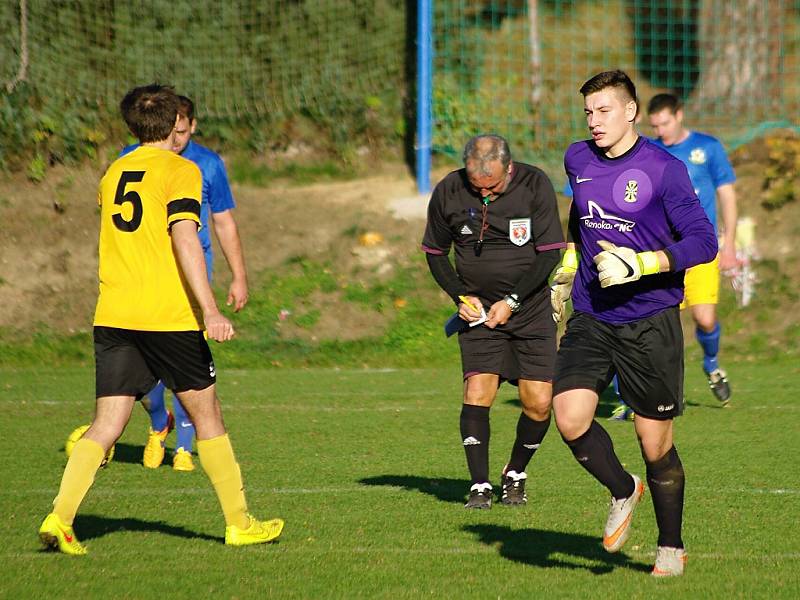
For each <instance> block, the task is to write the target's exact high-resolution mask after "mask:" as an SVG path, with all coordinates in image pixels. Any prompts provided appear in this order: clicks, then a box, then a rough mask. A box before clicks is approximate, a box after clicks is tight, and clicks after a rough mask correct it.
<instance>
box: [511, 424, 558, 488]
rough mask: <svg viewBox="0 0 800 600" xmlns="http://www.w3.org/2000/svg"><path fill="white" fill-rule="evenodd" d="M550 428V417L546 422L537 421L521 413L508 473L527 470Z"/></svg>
mask: <svg viewBox="0 0 800 600" xmlns="http://www.w3.org/2000/svg"><path fill="white" fill-rule="evenodd" d="M549 427H550V417H549V416H548V417H547V419H546V420H545V421H536V420H534V419H531V418H530V417H529V416H528V415H526V414H525V413H524V412H523V413H520V415H519V420H518V421H517V439H515V440H514V446H513V448H511V458H510V459H509V461H508V467H507V471H516V472H517V473H522V472H523V471H524V470H525V469H526V468H527V466H528V463H529V462H531V458H533V455H534V453H535V452H536V450H538V449H539V445H540V444H541V443H542V440H543V439H544V436H545V434H546V433H547V429H548V428H549Z"/></svg>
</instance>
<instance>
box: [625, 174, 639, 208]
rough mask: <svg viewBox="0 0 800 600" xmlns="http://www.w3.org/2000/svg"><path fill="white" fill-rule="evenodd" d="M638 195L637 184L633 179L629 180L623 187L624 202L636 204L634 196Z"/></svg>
mask: <svg viewBox="0 0 800 600" xmlns="http://www.w3.org/2000/svg"><path fill="white" fill-rule="evenodd" d="M638 193H639V183H638V182H637V181H636V180H635V179H631V180H630V181H629V182H628V183H627V184H626V185H625V202H627V203H628V204H633V203H634V202H636V195H637V194H638Z"/></svg>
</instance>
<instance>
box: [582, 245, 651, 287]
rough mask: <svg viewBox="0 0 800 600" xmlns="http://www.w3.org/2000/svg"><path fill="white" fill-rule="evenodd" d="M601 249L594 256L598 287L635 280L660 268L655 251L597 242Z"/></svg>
mask: <svg viewBox="0 0 800 600" xmlns="http://www.w3.org/2000/svg"><path fill="white" fill-rule="evenodd" d="M597 243H598V244H599V245H600V247H601V248H602V249H603V251H602V252H601V253H600V254H598V255H597V256H595V257H594V264H595V265H596V266H597V272H598V273H599V275H600V287H608V286H610V285H619V284H621V283H629V282H631V281H636V280H637V279H639V278H640V277H641V276H642V275H653V274H654V273H658V272H659V271H660V270H661V266H660V264H659V262H658V255H657V254H656V253H655V252H649V251H648V252H636V250H632V249H630V248H625V247H623V246H617V245H615V244H612V243H611V242H606V241H604V240H600V241H599V242H597Z"/></svg>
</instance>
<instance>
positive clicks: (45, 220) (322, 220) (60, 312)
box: [0, 133, 800, 341]
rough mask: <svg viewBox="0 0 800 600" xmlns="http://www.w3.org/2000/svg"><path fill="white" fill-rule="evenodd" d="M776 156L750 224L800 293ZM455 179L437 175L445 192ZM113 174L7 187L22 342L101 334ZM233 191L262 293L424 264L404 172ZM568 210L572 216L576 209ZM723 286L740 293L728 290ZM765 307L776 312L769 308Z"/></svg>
mask: <svg viewBox="0 0 800 600" xmlns="http://www.w3.org/2000/svg"><path fill="white" fill-rule="evenodd" d="M773 135H789V134H782V133H776V134H773ZM764 144H765V142H764V141H763V140H756V141H754V142H753V143H752V144H750V145H748V146H746V147H744V148H742V149H740V150H738V151H737V152H736V153H734V154H733V162H734V166H735V168H736V172H737V177H738V181H737V184H736V187H737V193H738V198H739V212H740V214H741V215H749V216H751V217H752V218H753V219H754V220H755V222H756V228H757V229H756V232H757V237H756V239H757V240H758V250H759V253H760V256H761V257H762V258H763V259H764V261H765V262H764V264H769V265H772V266H771V267H770V268H773V269H774V270H777V271H779V272H780V273H781V274H782V276H783V277H784V278H786V277H788V278H789V280H790V281H797V280H798V278H800V260H798V251H797V242H796V240H798V239H800V218H798V217H800V202H790V203H788V204H786V205H784V206H783V207H781V208H780V209H768V208H765V206H764V205H763V203H762V202H763V200H764V194H765V177H766V174H767V173H768V172H769V169H770V168H773V167H774V165H773V164H772V162H771V159H770V155H769V152H768V151H767V150H766V149H765V147H764ZM798 164H800V159H798ZM446 171H447V170H446V169H445V170H442V171H440V172H438V173H436V174H435V175H434V176H433V178H432V179H433V181H437V180H438V179H439V178H440V177H442V176H444V175H445V174H446ZM101 174H102V173H101V172H100V168H99V167H98V168H93V167H92V166H90V165H85V166H82V167H80V168H77V169H66V168H64V167H58V168H54V169H52V170H51V171H50V172H49V173H48V177H47V179H46V180H45V181H44V182H43V183H41V184H32V183H30V182H28V181H27V180H25V179H24V177H23V176H22V175H15V176H13V177H10V178H8V177H7V178H5V179H4V180H2V181H0V298H2V301H3V307H4V310H3V311H2V312H1V313H0V327H3V328H8V329H14V330H18V331H21V332H25V331H29V330H31V329H32V328H37V329H38V328H39V327H40V326H46V327H48V328H51V329H53V330H56V331H60V332H64V333H68V332H74V331H88V330H90V328H91V322H92V315H93V311H94V304H95V300H96V294H97V256H96V253H97V234H98V231H97V228H98V210H97V207H96V190H97V183H98V181H99V178H100V176H101ZM560 180H561V178H560V177H559V175H556V176H555V177H554V181H555V182H556V183H558V182H559V181H560ZM556 187H558V185H557V186H556ZM233 191H234V195H235V197H236V200H237V204H238V207H237V209H236V213H235V214H236V219H237V222H238V224H239V227H240V230H241V236H242V240H243V243H244V248H245V256H246V260H247V264H248V271H249V273H250V277H251V280H252V282H251V283H252V285H253V287H254V288H255V287H256V286H257V284H258V282H259V281H260V277H261V276H262V275H264V274H265V272H267V271H271V270H274V269H276V268H281V267H282V265H287V264H289V263H291V262H292V261H296V260H303V259H309V260H312V261H313V262H314V263H315V264H316V263H319V264H328V265H330V268H331V270H332V271H335V272H336V274H337V277H343V278H344V279H345V281H348V282H361V283H363V284H365V285H367V284H370V285H371V284H374V283H375V282H376V281H381V280H385V279H388V278H391V277H392V275H393V274H394V272H395V271H396V270H397V269H399V268H403V267H405V266H408V265H409V264H410V262H411V257H413V256H414V255H416V254H417V253H418V252H419V242H420V239H421V237H422V232H423V228H424V224H425V208H426V204H427V201H426V198H424V197H420V196H418V195H417V191H416V186H415V182H414V179H413V178H412V177H411V175H410V174H409V172H408V170H407V169H406V168H405V167H404V166H401V165H388V166H384V167H382V169H381V171H380V173H376V174H375V175H374V176H370V177H365V178H362V179H359V180H354V181H348V182H334V183H315V184H312V185H305V186H297V185H292V184H291V183H290V182H278V183H275V184H272V185H270V186H268V187H265V188H255V187H250V186H242V185H234V186H233ZM560 204H561V207H562V209H563V208H564V207H565V206H566V201H565V200H564V201H563V202H561V203H560ZM563 216H566V215H563ZM366 233H369V234H371V236H372V237H369V236H367V237H369V239H370V240H371V241H369V242H368V243H365V241H364V240H365V239H366V238H365V237H364V234H366ZM215 256H216V260H215V263H216V264H215V273H216V282H217V283H218V284H219V285H221V286H223V287H224V286H225V285H226V284H227V281H228V270H227V266H226V265H225V262H224V258H223V256H222V253H221V252H220V251H219V248H216V254H215ZM723 285H729V284H728V282H727V281H724V282H723ZM775 296H777V294H775ZM775 296H773V297H771V299H770V303H778V304H776V305H778V306H779V303H780V302H782V300H781V299H780V298H778V297H775ZM443 298H444V296H442V300H443V301H444V299H443ZM756 302H761V303H764V297H757V299H756ZM783 302H784V304H786V303H787V302H789V301H783ZM789 304H791V303H790V302H789ZM764 306H766V304H764ZM293 310H294V311H295V315H294V318H291V319H285V322H281V323H280V325H279V327H280V336H281V337H282V338H285V339H293V338H297V339H303V340H309V341H318V340H324V339H339V340H352V339H359V338H362V337H372V336H376V335H380V333H381V331H382V330H383V328H384V327H385V326H386V324H387V321H388V318H387V316H388V315H387V314H385V313H384V314H379V313H378V312H376V311H374V310H372V309H371V308H370V307H369V306H366V305H364V304H361V303H353V302H348V301H345V300H344V299H343V294H342V293H340V292H330V293H327V292H326V293H323V292H315V293H313V294H311V295H310V296H309V297H307V298H304V299H303V300H302V302H298V303H297V305H296V306H295V307H293ZM769 314H771V315H775V314H779V315H780V318H775V317H770V319H771V320H770V321H769V322H765V321H764V318H765V317H764V314H760V315H759V314H758V313H756V312H753V313H752V315H751V316H749V317H746V318H748V319H750V320H751V321H752V323H746V324H745V326H743V327H742V328H741V334H740V335H741V336H742V337H743V338H744V337H745V336H746V335H750V334H751V333H752V332H753V331H776V332H780V331H782V330H784V329H786V328H787V327H789V326H790V325H793V324H797V323H800V314H798V311H797V310H796V307H794V306H791V305H788V304H787V305H786V306H780V308H779V310H778V311H777V312H776V311H775V310H774V309H772V312H770V313H769ZM298 316H300V317H302V319H299V320H298V319H297V317H298ZM276 318H277V317H276Z"/></svg>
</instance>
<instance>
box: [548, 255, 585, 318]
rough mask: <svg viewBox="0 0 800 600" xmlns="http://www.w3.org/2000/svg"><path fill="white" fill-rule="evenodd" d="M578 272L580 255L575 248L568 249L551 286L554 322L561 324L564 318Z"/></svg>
mask: <svg viewBox="0 0 800 600" xmlns="http://www.w3.org/2000/svg"><path fill="white" fill-rule="evenodd" d="M577 270H578V253H577V252H576V250H575V248H567V250H566V251H565V252H564V257H563V258H562V259H561V266H559V267H558V269H556V274H555V277H553V285H551V286H550V305H551V306H552V307H553V321H555V322H556V323H560V322H561V320H562V319H563V318H564V305H565V304H566V303H567V300H569V297H570V295H571V294H572V282H573V281H575V272H576V271H577Z"/></svg>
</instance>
